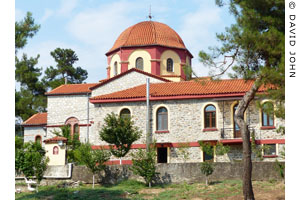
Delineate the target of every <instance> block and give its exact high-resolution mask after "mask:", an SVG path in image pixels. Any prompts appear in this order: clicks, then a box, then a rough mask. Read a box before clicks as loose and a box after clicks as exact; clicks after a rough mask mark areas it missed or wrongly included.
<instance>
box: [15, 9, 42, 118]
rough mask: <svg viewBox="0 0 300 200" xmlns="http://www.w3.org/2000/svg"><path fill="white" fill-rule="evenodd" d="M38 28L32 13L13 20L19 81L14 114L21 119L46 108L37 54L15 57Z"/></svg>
mask: <svg viewBox="0 0 300 200" xmlns="http://www.w3.org/2000/svg"><path fill="white" fill-rule="evenodd" d="M39 29H40V25H38V24H35V22H34V19H33V18H32V14H31V13H30V12H28V13H27V15H26V16H25V18H24V19H23V20H21V21H20V22H15V54H16V55H15V78H16V81H17V82H18V83H20V90H15V104H16V106H15V116H16V117H17V118H21V119H22V120H23V121H24V120H26V119H28V118H29V117H30V116H32V115H33V114H35V113H37V112H42V111H45V109H46V104H47V101H46V97H45V96H44V93H45V92H46V90H45V87H44V85H43V83H42V82H41V81H40V80H39V78H40V76H41V73H42V72H41V70H42V69H41V68H37V67H36V65H37V63H38V59H39V55H37V56H36V57H35V58H34V57H30V58H28V56H27V55H26V54H23V55H22V57H21V58H18V57H17V52H18V50H20V49H22V48H23V47H24V46H25V45H26V44H27V42H28V39H29V38H32V37H33V36H34V35H35V34H36V33H37V32H38V30H39Z"/></svg>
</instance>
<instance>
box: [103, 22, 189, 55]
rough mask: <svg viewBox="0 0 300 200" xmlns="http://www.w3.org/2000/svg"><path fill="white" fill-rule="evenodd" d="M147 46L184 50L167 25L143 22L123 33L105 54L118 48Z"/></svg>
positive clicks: (176, 36)
mask: <svg viewBox="0 0 300 200" xmlns="http://www.w3.org/2000/svg"><path fill="white" fill-rule="evenodd" d="M147 45H160V46H167V47H175V48H180V49H186V47H185V45H184V43H183V41H182V39H181V38H180V36H179V35H178V34H177V33H176V32H175V31H174V30H173V29H172V28H170V27H169V26H168V25H166V24H163V23H160V22H154V21H144V22H140V23H137V24H135V25H133V26H130V27H129V28H127V29H126V30H125V31H123V32H122V33H121V34H120V36H119V37H118V39H117V40H116V42H115V44H114V45H113V47H112V48H111V49H110V50H109V51H108V52H107V54H108V53H110V52H111V51H113V50H116V49H118V48H120V47H132V46H147Z"/></svg>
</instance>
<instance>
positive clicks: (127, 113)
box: [120, 108, 130, 118]
mask: <svg viewBox="0 0 300 200" xmlns="http://www.w3.org/2000/svg"><path fill="white" fill-rule="evenodd" d="M120 116H121V117H122V118H130V110H129V109H128V108H124V109H122V110H121V112H120Z"/></svg>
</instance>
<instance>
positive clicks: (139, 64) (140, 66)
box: [135, 57, 144, 70]
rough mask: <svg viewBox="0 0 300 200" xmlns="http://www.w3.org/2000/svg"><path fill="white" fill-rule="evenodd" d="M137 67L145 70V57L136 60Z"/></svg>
mask: <svg viewBox="0 0 300 200" xmlns="http://www.w3.org/2000/svg"><path fill="white" fill-rule="evenodd" d="M135 67H136V68H137V69H140V70H144V61H143V58H141V57H138V58H137V59H136V61H135Z"/></svg>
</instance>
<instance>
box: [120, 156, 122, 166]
mask: <svg viewBox="0 0 300 200" xmlns="http://www.w3.org/2000/svg"><path fill="white" fill-rule="evenodd" d="M120 165H122V157H121V158H120Z"/></svg>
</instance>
